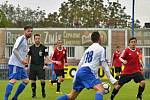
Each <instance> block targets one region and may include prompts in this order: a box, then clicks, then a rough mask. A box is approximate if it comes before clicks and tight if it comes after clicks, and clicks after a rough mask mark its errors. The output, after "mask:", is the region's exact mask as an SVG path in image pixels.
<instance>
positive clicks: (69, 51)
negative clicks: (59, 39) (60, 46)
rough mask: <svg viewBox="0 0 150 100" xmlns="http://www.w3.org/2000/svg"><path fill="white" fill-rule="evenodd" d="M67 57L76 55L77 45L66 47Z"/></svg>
mask: <svg viewBox="0 0 150 100" xmlns="http://www.w3.org/2000/svg"><path fill="white" fill-rule="evenodd" d="M66 49H67V57H75V47H66Z"/></svg>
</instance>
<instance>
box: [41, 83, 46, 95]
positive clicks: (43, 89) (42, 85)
mask: <svg viewBox="0 0 150 100" xmlns="http://www.w3.org/2000/svg"><path fill="white" fill-rule="evenodd" d="M41 87H42V93H44V94H45V82H41Z"/></svg>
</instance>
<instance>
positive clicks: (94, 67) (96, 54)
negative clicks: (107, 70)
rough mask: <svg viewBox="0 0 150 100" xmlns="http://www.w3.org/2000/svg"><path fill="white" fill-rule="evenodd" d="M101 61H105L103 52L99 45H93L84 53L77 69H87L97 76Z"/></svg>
mask: <svg viewBox="0 0 150 100" xmlns="http://www.w3.org/2000/svg"><path fill="white" fill-rule="evenodd" d="M101 61H105V50H104V48H103V47H102V46H101V45H100V44H99V43H93V44H92V45H91V46H89V47H88V49H87V50H86V51H85V52H84V55H83V57H82V58H81V60H80V63H79V65H78V69H80V68H81V67H89V68H90V69H91V71H92V72H94V73H95V74H97V72H98V69H99V66H100V62H101Z"/></svg>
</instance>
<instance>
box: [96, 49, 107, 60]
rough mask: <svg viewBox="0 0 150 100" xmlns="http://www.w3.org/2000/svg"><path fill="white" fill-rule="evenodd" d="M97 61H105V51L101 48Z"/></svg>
mask: <svg viewBox="0 0 150 100" xmlns="http://www.w3.org/2000/svg"><path fill="white" fill-rule="evenodd" d="M98 55H99V61H100V62H102V61H105V60H106V59H105V49H104V48H102V49H101V51H100V52H99V54H98Z"/></svg>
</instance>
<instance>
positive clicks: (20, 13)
mask: <svg viewBox="0 0 150 100" xmlns="http://www.w3.org/2000/svg"><path fill="white" fill-rule="evenodd" d="M0 8H1V10H2V12H4V15H5V16H6V18H7V19H8V20H10V21H11V22H12V23H13V26H12V27H24V26H25V25H32V26H33V27H40V25H39V24H40V22H41V21H43V20H44V18H45V14H46V13H45V10H40V7H38V8H37V9H36V10H32V9H30V8H27V7H26V8H23V9H21V7H20V5H18V6H17V7H15V6H13V5H12V4H8V1H6V2H5V3H4V4H1V5H0Z"/></svg>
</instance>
